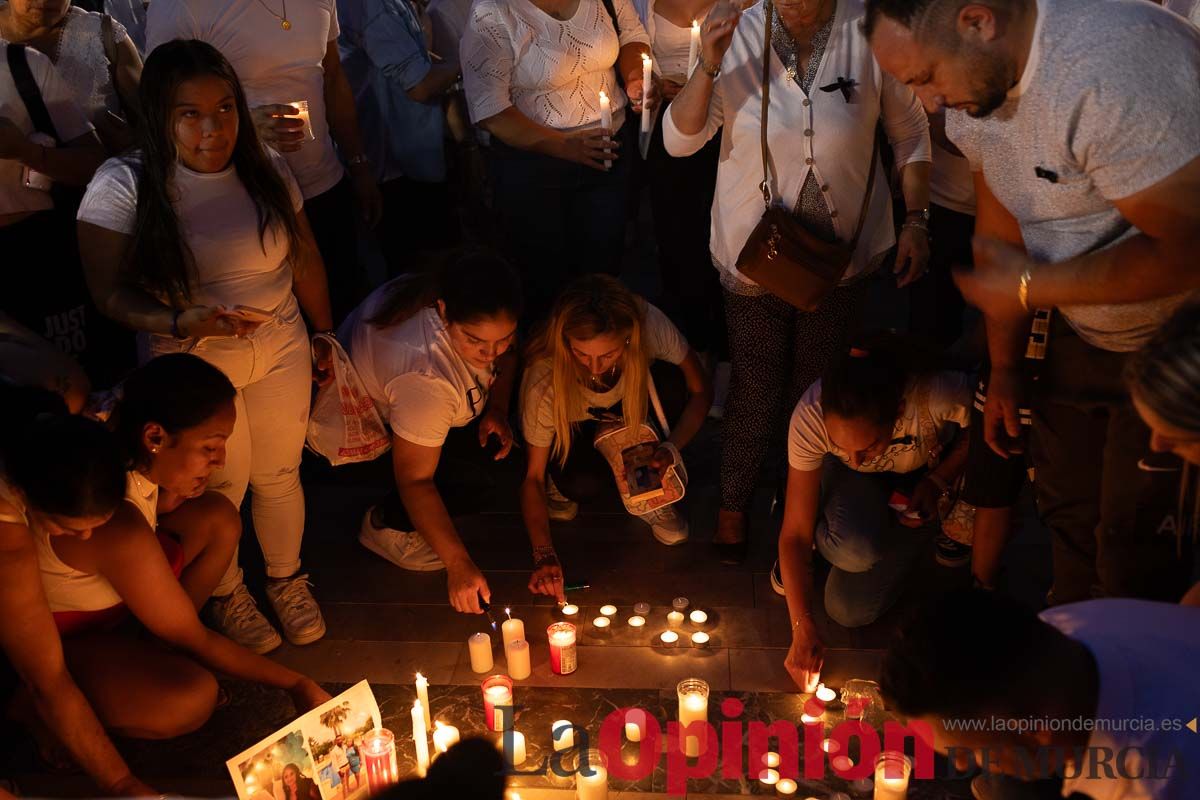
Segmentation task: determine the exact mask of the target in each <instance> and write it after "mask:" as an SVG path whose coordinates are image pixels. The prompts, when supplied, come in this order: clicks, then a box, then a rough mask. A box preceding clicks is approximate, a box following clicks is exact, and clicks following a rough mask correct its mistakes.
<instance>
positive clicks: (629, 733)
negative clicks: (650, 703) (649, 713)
mask: <svg viewBox="0 0 1200 800" xmlns="http://www.w3.org/2000/svg"><path fill="white" fill-rule="evenodd" d="M645 725H646V712H645V711H642V710H641V709H640V708H635V709H633V710H631V711H630V712H629V713H628V714H626V715H625V738H626V739H628V740H629V741H631V742H640V741H641V740H642V728H644V727H645Z"/></svg>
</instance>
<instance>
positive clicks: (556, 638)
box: [546, 620, 607, 675]
mask: <svg viewBox="0 0 1200 800" xmlns="http://www.w3.org/2000/svg"><path fill="white" fill-rule="evenodd" d="M605 621H606V622H607V620H605ZM546 636H547V637H548V638H549V639H550V670H551V671H552V672H553V673H554V674H555V675H570V674H571V673H572V672H574V671H575V669H576V667H578V666H579V659H578V652H577V651H576V648H575V626H574V625H572V624H571V623H569V622H555V623H554V624H553V625H551V626H550V627H548V628H546Z"/></svg>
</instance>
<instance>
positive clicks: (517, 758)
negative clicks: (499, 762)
mask: <svg viewBox="0 0 1200 800" xmlns="http://www.w3.org/2000/svg"><path fill="white" fill-rule="evenodd" d="M512 742H513V755H512V763H513V766H514V767H519V766H521V765H522V764H524V763H525V734H523V733H521V732H520V731H513V732H512Z"/></svg>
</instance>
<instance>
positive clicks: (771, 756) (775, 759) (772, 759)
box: [762, 752, 779, 769]
mask: <svg viewBox="0 0 1200 800" xmlns="http://www.w3.org/2000/svg"><path fill="white" fill-rule="evenodd" d="M762 762H763V766H764V767H771V768H772V769H774V768H776V767H778V766H779V753H774V752H772V753H763V757H762Z"/></svg>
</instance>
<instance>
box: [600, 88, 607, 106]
mask: <svg viewBox="0 0 1200 800" xmlns="http://www.w3.org/2000/svg"><path fill="white" fill-rule="evenodd" d="M607 99H608V95H607V94H605V93H604V90H603V89H601V90H600V102H601V103H603V102H604V101H605V100H607Z"/></svg>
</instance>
